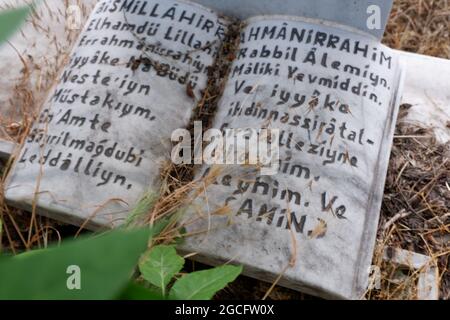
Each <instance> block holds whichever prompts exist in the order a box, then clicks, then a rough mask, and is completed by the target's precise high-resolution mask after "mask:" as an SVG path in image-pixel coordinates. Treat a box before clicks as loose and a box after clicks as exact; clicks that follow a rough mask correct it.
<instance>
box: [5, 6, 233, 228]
mask: <svg viewBox="0 0 450 320" xmlns="http://www.w3.org/2000/svg"><path fill="white" fill-rule="evenodd" d="M114 3H115V2H114ZM114 3H112V2H110V1H100V2H99V3H98V4H97V6H96V8H95V9H94V11H93V15H92V16H91V18H90V20H89V21H88V22H87V24H86V26H85V29H84V31H83V33H82V35H81V37H80V41H79V42H78V44H77V46H76V48H75V50H74V52H73V54H72V57H71V60H70V62H69V64H68V66H67V68H66V69H65V71H64V73H63V74H62V76H61V79H60V83H59V85H58V86H57V87H56V88H55V91H54V94H52V95H50V97H49V99H48V102H47V103H46V105H45V106H44V108H43V110H42V112H41V116H40V118H39V119H38V123H36V125H35V127H34V129H33V130H32V132H31V134H30V136H29V137H28V139H27V142H26V143H25V145H24V147H23V150H22V153H21V155H20V156H19V157H18V159H17V161H16V163H15V167H14V170H13V172H12V174H11V175H10V176H9V181H8V185H7V188H6V199H7V201H9V202H10V203H12V204H14V205H17V206H20V207H25V208H29V207H30V206H31V203H32V202H33V199H34V198H35V197H36V198H37V200H38V201H37V204H38V208H39V211H40V212H41V213H43V214H47V215H50V216H51V217H53V218H56V219H61V220H63V221H66V222H69V223H74V224H82V223H84V222H85V221H86V220H88V221H89V223H87V225H86V226H87V227H89V228H98V227H105V226H106V227H112V226H116V225H118V224H120V223H121V222H122V221H123V220H124V218H125V216H126V214H127V213H128V212H129V210H130V208H132V207H133V205H134V204H135V203H136V201H137V200H138V199H139V197H141V196H142V194H143V193H144V192H145V191H147V189H150V190H151V191H153V192H158V190H159V184H160V181H159V174H160V168H161V165H162V162H163V161H168V160H170V152H171V142H170V137H171V134H172V131H173V130H175V129H178V128H183V127H185V126H186V125H187V123H188V122H189V119H190V117H191V113H192V109H193V107H194V106H195V105H196V100H195V98H193V97H191V96H190V95H189V94H188V93H187V91H188V88H189V90H191V89H192V91H193V92H194V94H195V95H196V96H197V97H200V91H201V90H202V89H203V88H204V87H205V85H206V80H207V67H208V66H209V65H212V63H213V61H214V57H215V55H216V53H217V50H218V47H219V45H220V39H221V37H222V36H223V34H224V32H225V28H226V22H225V21H224V20H223V19H219V18H218V16H217V15H216V14H215V13H213V12H212V11H211V10H209V9H206V8H203V7H201V6H200V5H198V4H195V3H189V2H184V1H163V2H161V1H157V0H151V1H147V2H146V4H147V6H146V8H141V7H139V8H138V9H140V11H136V12H134V11H133V10H134V7H133V6H132V7H130V9H129V10H127V13H126V15H124V13H123V12H122V11H118V9H120V6H115V5H114ZM122 3H125V2H122ZM108 5H109V6H108ZM138 12H140V13H145V14H142V15H139V14H138ZM193 14H195V16H194V18H193V19H192V20H187V19H183V20H182V21H181V22H180V21H179V20H180V19H181V17H182V16H183V15H184V16H185V17H187V16H188V17H192V15H193ZM174 20H177V22H174ZM127 22H128V23H130V24H131V25H135V28H134V31H132V32H131V31H129V30H127V27H126V25H127ZM115 27H117V28H115ZM144 38H145V39H144ZM93 41H95V43H94V42H93ZM142 44H144V45H142ZM200 49H204V50H200ZM144 51H145V53H144ZM140 58H145V60H143V59H140ZM39 158H41V159H43V161H44V162H45V163H44V164H43V165H42V166H41V165H40V164H39V160H38V159H39ZM119 159H120V160H119Z"/></svg>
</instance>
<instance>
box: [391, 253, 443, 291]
mask: <svg viewBox="0 0 450 320" xmlns="http://www.w3.org/2000/svg"><path fill="white" fill-rule="evenodd" d="M384 260H385V261H389V262H391V263H393V264H395V265H398V266H400V267H404V268H409V269H410V270H412V271H416V272H418V273H419V276H418V281H417V299H418V300H439V282H440V281H439V269H438V268H437V266H436V265H435V263H434V261H433V259H431V257H429V256H425V255H422V254H418V253H415V252H411V251H407V250H402V249H398V248H392V249H389V248H387V249H386V250H385V252H384Z"/></svg>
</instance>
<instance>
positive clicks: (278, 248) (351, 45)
mask: <svg viewBox="0 0 450 320" xmlns="http://www.w3.org/2000/svg"><path fill="white" fill-rule="evenodd" d="M235 57H236V59H235V61H234V62H233V65H232V66H231V68H230V74H229V79H228V82H227V85H226V87H225V91H224V94H223V97H222V99H221V101H220V103H219V106H218V112H217V114H216V116H215V120H214V124H213V127H214V128H216V129H220V130H222V131H224V132H226V131H225V130H227V129H237V128H240V129H244V128H270V129H278V130H279V136H278V138H279V139H278V142H279V167H278V170H277V172H276V174H274V175H273V174H271V175H263V174H260V170H258V169H257V168H255V167H252V166H249V165H242V166H239V165H235V166H230V165H224V166H203V168H202V169H201V170H199V171H198V172H197V178H198V179H200V178H201V177H208V178H209V179H210V181H212V183H211V185H209V186H208V187H207V188H205V191H204V192H202V194H201V195H200V196H199V197H198V198H197V199H196V200H195V201H194V203H193V205H192V207H191V208H190V209H189V215H188V217H187V218H186V220H185V224H186V227H187V233H188V234H195V236H193V237H190V238H188V239H187V242H186V243H185V244H184V245H183V246H182V250H183V251H184V252H187V253H191V252H195V253H197V255H194V256H193V258H194V259H197V260H199V261H201V262H204V263H208V264H218V263H223V262H232V263H239V264H243V265H244V266H245V273H246V274H247V275H250V276H252V277H255V278H258V279H261V280H266V281H274V280H275V279H277V278H278V277H279V276H281V280H280V282H279V284H282V285H284V286H287V287H290V288H293V289H297V290H300V291H303V292H306V293H310V294H314V295H319V296H322V297H326V298H343V299H360V298H362V297H363V295H364V292H365V290H366V288H367V282H368V276H369V268H370V264H371V260H372V254H373V248H374V243H375V235H376V230H377V223H378V218H379V211H380V207H381V201H382V194H383V188H384V181H385V176H386V171H387V165H388V160H389V155H390V150H391V145H392V139H393V134H394V127H395V121H396V117H397V112H398V105H399V97H400V94H401V93H400V91H401V83H402V81H401V79H402V71H401V67H400V66H399V63H398V59H397V56H396V55H395V53H394V52H393V51H391V50H390V49H389V48H387V47H384V46H383V45H381V44H380V43H379V42H378V41H376V40H375V39H372V38H371V37H370V36H368V35H364V34H361V33H358V32H356V31H352V30H350V29H348V28H345V27H339V26H336V25H334V24H327V23H324V22H319V21H318V20H308V19H302V18H290V17H286V16H272V17H270V16H269V17H267V16H266V17H256V18H252V19H250V20H248V21H247V23H246V26H245V27H244V28H243V29H242V33H241V39H240V48H239V49H238V50H237V52H236V53H235ZM224 135H225V137H228V136H227V134H226V133H225V134H224ZM226 143H227V144H228V141H227V142H226ZM272 144H273V141H272ZM259 147H261V146H259Z"/></svg>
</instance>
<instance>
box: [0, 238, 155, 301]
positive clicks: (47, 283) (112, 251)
mask: <svg viewBox="0 0 450 320" xmlns="http://www.w3.org/2000/svg"><path fill="white" fill-rule="evenodd" d="M150 232H151V231H150V230H149V229H146V230H137V231H132V232H126V231H124V230H116V231H112V232H108V233H105V234H102V235H100V236H96V237H90V238H84V239H78V240H72V241H69V242H66V243H63V244H62V245H61V246H60V247H58V248H51V249H46V250H38V251H36V252H34V253H27V254H25V255H21V256H18V257H14V258H6V259H2V260H0V299H25V300H28V299H52V300H53V299H96V300H97V299H113V298H115V297H117V296H119V294H120V292H121V290H122V289H123V288H124V287H125V286H126V285H127V283H128V281H129V279H130V276H131V274H132V272H133V270H134V268H135V266H136V265H137V262H138V259H139V257H140V255H141V254H142V253H143V252H144V251H145V249H146V247H147V243H148V240H149V234H150ZM70 266H76V267H78V268H79V269H78V270H79V271H80V272H79V273H78V272H77V271H70V270H71V269H70V268H69V267H70ZM76 276H79V279H80V281H79V284H80V287H81V289H80V290H78V289H74V290H70V289H69V288H70V286H68V285H70V284H71V283H75V284H76V283H77V282H76V281H74V279H76V278H75V277H76ZM72 281H73V282H72Z"/></svg>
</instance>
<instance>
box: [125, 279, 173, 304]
mask: <svg viewBox="0 0 450 320" xmlns="http://www.w3.org/2000/svg"><path fill="white" fill-rule="evenodd" d="M119 299H120V300H164V297H163V296H162V295H161V294H158V293H155V292H152V291H150V290H148V289H146V288H144V287H143V286H140V285H138V284H136V283H134V282H130V283H129V284H128V286H127V287H126V288H125V289H124V290H123V291H122V293H121V295H120V297H119Z"/></svg>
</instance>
